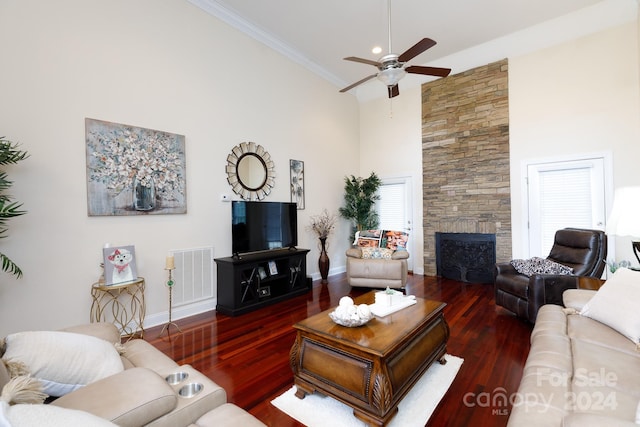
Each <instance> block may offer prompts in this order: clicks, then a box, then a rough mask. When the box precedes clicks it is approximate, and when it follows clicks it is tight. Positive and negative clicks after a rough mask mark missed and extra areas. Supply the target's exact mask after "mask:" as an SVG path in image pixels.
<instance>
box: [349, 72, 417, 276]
mask: <svg viewBox="0 0 640 427" xmlns="http://www.w3.org/2000/svg"><path fill="white" fill-rule="evenodd" d="M374 83H377V85H378V86H379V88H378V89H379V90H380V92H381V93H386V88H385V87H384V86H383V85H382V84H381V83H379V82H377V81H375V82H374ZM400 86H402V84H401V85H400ZM401 91H402V92H401V94H400V96H398V97H396V98H393V99H392V100H389V99H388V98H386V97H385V98H379V99H375V100H371V101H366V102H363V103H362V104H361V105H360V140H361V147H362V149H361V151H360V176H369V174H370V173H371V172H372V171H374V172H376V174H377V175H378V176H379V177H380V178H382V179H385V178H396V177H410V178H411V181H412V184H413V189H412V199H413V200H412V206H413V221H412V223H413V225H412V229H411V231H409V238H410V239H411V240H412V241H413V242H412V243H413V248H412V251H411V258H412V261H413V271H414V273H415V274H424V257H423V252H424V250H423V248H424V244H423V241H424V239H423V230H422V143H421V141H422V99H421V94H420V87H412V88H409V89H407V90H405V89H403V88H401Z"/></svg>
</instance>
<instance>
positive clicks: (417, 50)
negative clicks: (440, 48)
mask: <svg viewBox="0 0 640 427" xmlns="http://www.w3.org/2000/svg"><path fill="white" fill-rule="evenodd" d="M435 45H436V42H435V41H433V40H431V39H429V38H424V39H422V40H420V41H419V42H418V43H416V44H414V45H413V46H412V47H410V48H409V49H408V50H407V51H406V52H405V53H403V54H402V55H400V56H399V57H398V61H400V62H407V61H410V60H411V59H413V58H415V57H416V56H418V55H420V54H421V53H422V52H424V51H425V50H427V49H429V48H431V47H433V46H435Z"/></svg>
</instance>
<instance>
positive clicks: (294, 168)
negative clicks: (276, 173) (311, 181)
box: [289, 159, 304, 209]
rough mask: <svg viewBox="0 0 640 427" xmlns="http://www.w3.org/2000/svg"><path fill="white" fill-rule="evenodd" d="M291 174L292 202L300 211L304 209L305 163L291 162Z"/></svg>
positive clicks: (300, 161)
mask: <svg viewBox="0 0 640 427" xmlns="http://www.w3.org/2000/svg"><path fill="white" fill-rule="evenodd" d="M289 174H290V186H291V201H292V202H295V204H296V206H297V208H298V209H304V162H303V161H302V160H293V159H290V160H289Z"/></svg>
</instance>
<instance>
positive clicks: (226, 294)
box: [214, 248, 311, 316]
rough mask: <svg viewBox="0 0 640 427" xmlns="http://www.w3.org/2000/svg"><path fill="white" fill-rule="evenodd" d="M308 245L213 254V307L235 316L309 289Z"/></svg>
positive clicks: (303, 292) (300, 293) (304, 292)
mask: <svg viewBox="0 0 640 427" xmlns="http://www.w3.org/2000/svg"><path fill="white" fill-rule="evenodd" d="M307 253H309V249H297V248H288V249H279V250H271V251H265V252H256V253H249V254H243V255H242V256H240V255H239V254H234V255H233V256H230V257H226V258H216V259H215V260H214V261H215V262H216V265H217V270H218V272H217V278H218V302H217V305H216V311H218V312H220V313H223V314H227V315H230V316H236V315H239V314H244V313H248V312H250V311H253V310H257V309H259V308H261V307H264V306H266V305H269V304H274V303H276V302H278V301H282V300H285V299H287V298H291V297H294V296H297V295H303V294H306V293H307V292H308V291H309V290H310V289H311V279H310V278H308V277H307Z"/></svg>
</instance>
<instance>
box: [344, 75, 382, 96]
mask: <svg viewBox="0 0 640 427" xmlns="http://www.w3.org/2000/svg"><path fill="white" fill-rule="evenodd" d="M375 76H377V74H371V75H370V76H367V77H365V78H364V79H362V80H358V81H357V82H355V83H354V84H352V85H349V86H347V87H345V88H344V89H340V92H346V91H348V90H349V89H353V88H354V87H356V86H358V85H359V84H362V83H364V82H366V81H367V80H371V79H372V78H374V77H375Z"/></svg>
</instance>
